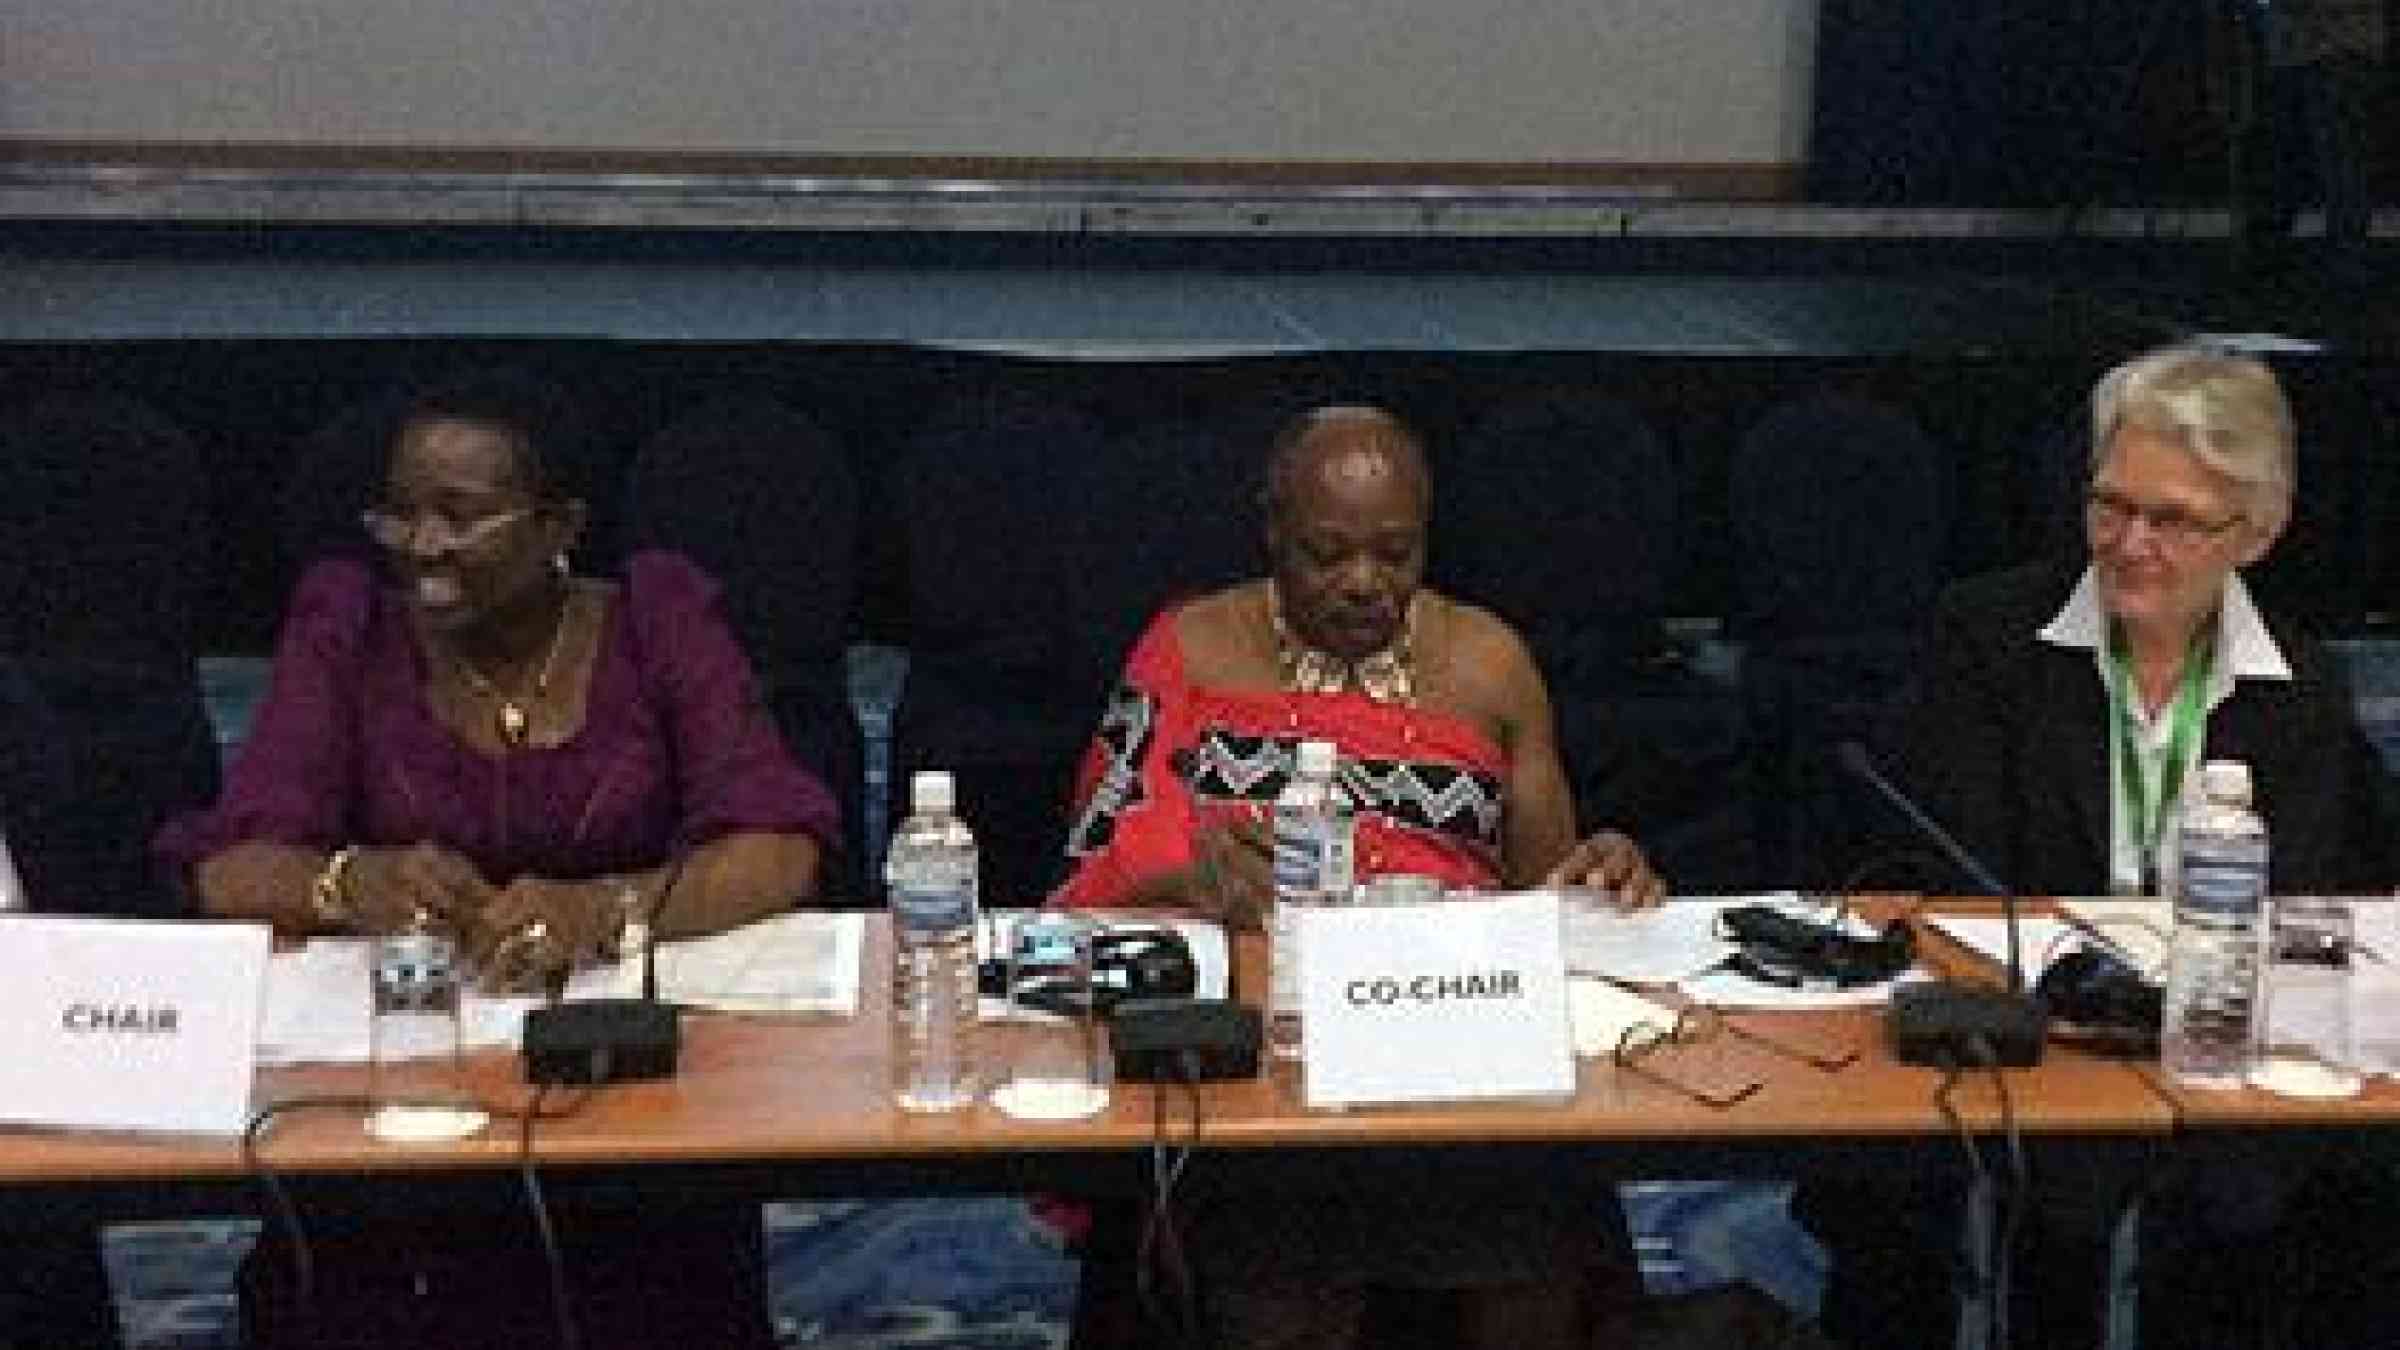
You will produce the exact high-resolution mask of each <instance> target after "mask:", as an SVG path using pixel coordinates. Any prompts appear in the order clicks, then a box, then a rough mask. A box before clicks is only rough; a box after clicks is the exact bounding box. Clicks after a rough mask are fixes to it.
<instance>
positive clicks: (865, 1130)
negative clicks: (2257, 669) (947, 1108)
mask: <svg viewBox="0 0 2400 1350" xmlns="http://www.w3.org/2000/svg"><path fill="white" fill-rule="evenodd" d="M1970 907H1971V906H1970ZM888 941H889V937H888V931H887V930H886V928H885V927H884V926H883V925H882V924H881V923H880V921H878V922H877V923H875V924H872V925H871V926H870V939H869V942H868V944H867V957H866V959H867V961H868V966H867V969H868V970H869V971H870V972H874V971H879V970H881V969H883V968H884V963H885V961H886V960H887V959H888V957H887V953H888ZM1927 945H1928V948H1929V950H1932V952H1933V954H1934V955H1935V956H1936V958H1937V959H1938V960H1941V961H1947V962H1953V963H1955V961H1956V960H1957V954H1956V953H1955V952H1950V953H1944V952H1942V951H1940V950H1939V940H1938V939H1937V940H1935V941H1933V942H1929V943H1928V944H1927ZM1237 960H1238V965H1239V972H1240V973H1239V974H1238V975H1237V980H1238V983H1237V988H1243V989H1259V988H1263V987H1264V980H1263V978H1261V975H1262V974H1263V969H1264V951H1263V944H1262V943H1260V942H1259V941H1258V940H1257V939H1255V938H1249V939H1245V940H1243V941H1242V942H1241V943H1240V944H1238V953H1237ZM888 1003H889V991H888V988H887V984H886V982H885V981H882V980H879V979H875V978H869V979H867V980H865V981H864V982H863V993H862V1004H861V1008H860V1012H859V1015H858V1016H857V1017H854V1018H846V1019H832V1018H790V1019H767V1018H748V1017H737V1016H727V1015H692V1016H688V1017H687V1018H686V1019H685V1037H684V1047H683V1060H682V1065H681V1069H680V1071H679V1072H678V1074H677V1075H676V1076H675V1078H673V1079H672V1080H669V1081H664V1082H655V1083H636V1084H623V1085H616V1086H611V1087H608V1088H605V1089H602V1090H600V1091H599V1092H597V1093H595V1094H593V1095H592V1096H591V1098H590V1099H589V1101H588V1102H587V1103H586V1104H584V1105H583V1106H582V1107H581V1108H580V1109H579V1110H577V1111H575V1112H574V1113H573V1114H571V1115H569V1116H567V1117H565V1118H563V1119H556V1120H544V1121H543V1122H541V1123H540V1125H539V1128H538V1130H537V1132H536V1135H535V1140H534V1145H533V1148H534V1154H535V1156H536V1158H537V1159H538V1160H539V1161H540V1162H541V1163H542V1164H543V1165H545V1166H555V1167H577V1166H600V1165H633V1166H636V1167H641V1166H650V1165H666V1164H687V1165H688V1164H710V1163H725V1164H745V1165H754V1166H755V1165H765V1166H783V1165H790V1166H803V1165H812V1166H815V1165H835V1164H841V1163H843V1162H866V1161H869V1160H873V1161H879V1162H883V1163H899V1164H912V1163H923V1164H926V1165H929V1166H939V1165H940V1164H942V1163H943V1162H945V1161H948V1162H953V1163H956V1162H964V1161H971V1160H974V1159H978V1158H982V1159H986V1160H990V1159H996V1158H1005V1157H1007V1156H1010V1155H1021V1154H1047V1155H1060V1154H1070V1155H1071V1154H1078V1153H1092V1152H1106V1153H1114V1154H1123V1155H1132V1154H1136V1153H1138V1152H1139V1151H1141V1150H1144V1149H1147V1148H1148V1147H1149V1145H1150V1143H1151V1142H1152V1139H1153V1131H1154V1127H1155V1120H1154V1111H1155V1110H1156V1109H1157V1107H1158V1106H1159V1105H1161V1104H1160V1103H1158V1102H1156V1101H1155V1100H1154V1092H1155V1091H1156V1089H1152V1088H1150V1087H1147V1086H1141V1085H1131V1084H1119V1085H1118V1086H1117V1090H1116V1092H1115V1095H1114V1100H1113V1102H1112V1103H1111V1105H1110V1107H1109V1109H1108V1110H1107V1111H1106V1112H1104V1113H1103V1114H1102V1115H1101V1116H1099V1117H1098V1118H1097V1119H1094V1120H1088V1121H1074V1122H1066V1123H1038V1122H1025V1121H1017V1120H1012V1119H1009V1118H1008V1117H1006V1116H1004V1115H1002V1114H1001V1113H999V1112H998V1111H996V1110H994V1109H992V1108H991V1107H989V1106H987V1105H978V1106H976V1107H974V1108H973V1109H971V1110H968V1111H966V1112H963V1113H960V1114H957V1115H954V1116H933V1117H919V1116H911V1115H908V1114H906V1113H904V1112H901V1111H899V1110H897V1109H895V1108H894V1107H893V1106H892V1105H891V1104H890V1101H889V1097H888V1093H887V1090H886V1086H885V1067H884V1066H885V1026H886V1014H887V1009H888ZM1752 1024H1754V1025H1755V1026H1757V1027H1758V1028H1760V1029H1762V1030H1767V1031H1770V1032H1775V1033H1777V1034H1778V1035H1779V1037H1784V1038H1788V1039H1789V1040H1791V1041H1794V1042H1805V1043H1807V1044H1809V1045H1811V1046H1817V1047H1823V1046H1829V1045H1835V1044H1842V1045H1848V1046H1853V1047H1855V1048H1857V1049H1858V1050H1859V1051H1860V1056H1859V1059H1858V1060H1857V1062H1855V1063H1853V1064H1851V1065H1849V1066H1848V1067H1846V1068H1843V1069H1841V1070H1839V1071H1835V1072H1826V1071H1824V1070H1821V1069H1818V1068H1815V1067H1812V1066H1811V1065H1809V1064H1807V1063H1805V1062H1803V1061H1801V1060H1800V1059H1797V1058H1793V1057H1791V1056H1788V1055H1784V1054H1777V1053H1774V1052H1772V1051H1770V1050H1766V1049H1764V1048H1761V1047H1758V1046H1756V1045H1754V1044H1751V1043H1748V1042H1744V1041H1742V1040H1740V1039H1739V1038H1728V1037H1719V1038H1716V1039H1715V1040H1714V1041H1712V1042H1711V1043H1710V1046H1709V1047H1708V1048H1707V1053H1709V1054H1711V1055H1714V1056H1721V1057H1724V1058H1723V1059H1722V1060H1721V1061H1720V1062H1722V1063H1729V1064H1731V1065H1732V1067H1733V1069H1734V1070H1736V1071H1738V1072H1739V1073H1741V1074H1743V1075H1744V1076H1751V1077H1755V1078H1756V1079H1757V1080H1758V1081H1759V1082H1760V1083H1761V1084H1762V1086H1761V1087H1760V1089H1759V1090H1758V1091H1757V1092H1756V1093H1755V1094H1753V1095H1752V1096H1751V1097H1749V1098H1748V1099H1747V1100H1745V1101H1742V1102H1740V1103H1739V1104H1737V1105H1735V1106H1733V1107H1730V1108H1725V1109H1719V1108H1715V1107H1711V1106H1708V1105H1705V1104H1703V1103H1701V1102H1699V1101H1696V1100H1693V1099H1692V1098H1690V1097H1688V1096H1686V1095H1683V1094H1682V1093H1679V1092H1677V1091H1676V1090H1675V1089H1673V1088H1671V1087H1668V1086H1666V1085H1663V1084H1660V1083H1657V1082H1654V1081H1652V1080H1651V1079H1649V1078H1647V1077H1644V1076H1641V1075H1637V1074H1634V1073H1631V1072H1628V1071H1626V1070H1624V1069H1620V1068H1618V1067H1616V1066H1615V1065H1613V1064H1611V1063H1609V1062H1608V1061H1607V1060H1606V1059H1599V1060H1586V1061H1584V1062H1583V1063H1582V1064H1581V1066H1580V1070H1581V1072H1580V1084H1579V1088H1578V1091H1577V1092H1576V1095H1575V1097H1574V1098H1573V1099H1572V1100H1571V1101H1569V1102H1566V1103H1563V1104H1526V1103H1509V1104H1502V1105H1467V1106H1444V1107H1432V1108H1408V1109H1389V1108H1376V1109H1365V1110H1352V1111H1346V1112H1312V1111H1309V1110H1307V1109H1306V1108H1304V1107H1302V1106H1301V1105H1299V1103H1298V1101H1297V1094H1296V1092H1295V1090H1294V1083H1293V1079H1292V1074H1291V1070H1290V1069H1289V1068H1288V1067H1278V1068H1277V1069H1276V1070H1275V1071H1274V1072H1273V1073H1271V1074H1269V1075H1267V1076H1263V1077H1261V1078H1258V1079H1255V1080H1248V1081H1242V1082H1231V1083H1214V1084H1209V1085H1206V1086H1205V1087H1204V1088H1203V1089H1202V1090H1201V1092H1200V1103H1201V1106H1202V1108H1203V1109H1204V1111H1205V1146H1206V1147H1209V1148H1214V1149H1224V1150H1299V1151H1314V1150H1322V1149H1346V1148H1375V1147H1435V1148H1439V1147H1455V1146H1462V1145H1493V1146H1511V1145H1527V1144H1549V1145H1579V1146H1592V1147H1601V1148H1609V1147H1618V1146H1633V1145H1646V1146H1652V1147H1655V1148H1667V1149H1672V1148H1675V1147H1678V1146H1688V1145H1693V1144H1697V1143H1702V1142H1713V1143H1718V1144H1730V1145H1735V1146H1748V1147H1766V1148H1770V1149H1771V1148H1773V1147H1774V1146H1777V1145H1795V1146H1796V1145H1799V1144H1801V1143H1803V1142H1804V1141H1813V1142H1816V1143H1825V1142H1828V1141H1844V1140H1847V1141H1885V1142H1899V1141H1920V1142H1921V1141H1925V1140H1943V1139H1947V1138H1948V1137H1949V1136H1950V1135H1951V1127H1950V1125H1949V1124H1948V1123H1947V1122H1946V1121H1945V1119H1944V1118H1943V1116H1942V1115H1941V1113H1940V1111H1939V1110H1938V1109H1937V1108H1936V1106H1935V1104H1934V1090H1935V1088H1936V1086H1937V1085H1938V1084H1939V1082H1940V1080H1941V1075H1940V1074H1939V1073H1937V1072H1935V1071H1933V1070H1929V1069H1920V1068H1913V1067H1909V1066H1906V1065H1901V1064H1898V1063H1896V1062H1894V1061H1893V1060H1892V1059H1891V1058H1890V1056H1889V1054H1888V1052H1887V1051H1886V1049H1885V1046H1884V1041H1883V1038H1882V1030H1881V1022H1880V1011H1879V1010H1877V1011H1875V1012H1869V1011H1863V1010H1854V1011H1842V1012H1815V1013H1778V1014H1761V1015H1754V1018H1753V1019H1752ZM995 1030H997V1031H998V1032H999V1033H1000V1034H1003V1035H1005V1034H1009V1033H1011V1032H1013V1031H1015V1030H1016V1029H1014V1028H997V1029H995ZM1737 1061H1738V1062H1737ZM469 1072H470V1076H471V1079H472V1081H473V1083H474V1085H475V1087H476V1089H477V1090H478V1092H479V1093H481V1094H482V1095H483V1097H484V1098H485V1100H486V1101H487V1103H488V1104H490V1105H492V1106H493V1107H495V1109H496V1113H499V1112H513V1111H517V1110H520V1109H522V1107H523V1105H524V1104H525V1103H526V1101H527V1100H528V1099H529V1097H530V1095H531V1094H530V1089H528V1088H526V1087H525V1086H524V1085H523V1084H522V1083H521V1082H519V1081H518V1068H517V1061H516V1057H515V1056H514V1055H513V1054H510V1053H505V1052H497V1051H494V1052H487V1053H483V1054H479V1055H476V1056H474V1057H473V1059H472V1061H471V1064H470V1070H469ZM1990 1078H1991V1076H1990V1075H1989V1074H1982V1073H1979V1074H1974V1075H1970V1076H1969V1077H1967V1078H1966V1079H1965V1080H1963V1081H1962V1082H1961V1083H1960V1084H1959V1087H1958V1090H1957V1092H1956V1094H1955V1097H1954V1102H1955V1105H1956V1107H1957V1109H1958V1111H1959V1113H1960V1115H1961V1116H1962V1117H1963V1118H1964V1120H1965V1121H1967V1122H1968V1124H1969V1126H1970V1127H1971V1128H1974V1129H1977V1130H1979V1131H1980V1130H1988V1129H1993V1128H1997V1126H1998V1124H1999V1121H2000V1110H1999V1106H2000V1103H1999V1098H1998V1095H1997V1093H1996V1092H1995V1090H1994V1087H1993V1084H1992V1082H1991V1081H1990ZM364 1081H365V1070H364V1069H363V1068H360V1067H356V1066H351V1067H338V1068H337V1067H328V1068H304V1069H269V1070H264V1071H262V1072H261V1074H260V1075H259V1088H258V1093H257V1102H258V1104H260V1105H262V1106H263V1105H265V1104H267V1103H270V1102H277V1101H286V1100H291V1099H294V1098H298V1097H306V1096H312V1095H319V1094H324V1095H339V1094H356V1093H358V1092H359V1091H361V1089H362V1088H363V1086H364ZM2006 1081H2007V1083H2008V1085H2009V1091H2010V1095H2011V1097H2012V1099H2013V1106H2014V1111H2015V1118H2016V1122H2017V1124H2018V1125H2019V1126H2020V1128H2021V1129H2022V1130H2024V1131H2025V1132H2026V1133H2027V1135H2028V1136H2030V1137H2033V1138H2035V1139H2044V1138H2051V1139H2066V1138H2082V1139H2104V1138H2114V1139H2151V1138H2157V1137H2161V1136H2164V1135H2166V1134H2168V1133H2170V1132H2171V1131H2172V1130H2173V1129H2174V1127H2175V1125H2176V1107H2175V1104H2174V1100H2173V1099H2172V1098H2170V1096H2169V1095H2168V1094H2166V1093H2164V1092H2162V1091H2161V1090H2160V1089H2159V1087H2158V1086H2157V1084H2156V1082H2155V1075H2154V1072H2153V1071H2152V1070H2151V1069H2150V1068H2147V1067H2144V1066H2139V1065H2134V1064H2128V1063H2125V1062H2121V1061H2117V1060H2111V1059H2106V1058H2100V1057H2097V1056H2094V1055H2091V1054H2087V1053H2084V1052H2081V1051H2078V1050H2076V1049H2073V1048H2071V1047H2054V1048H2053V1049H2052V1050H2051V1052H2050V1054H2049V1055H2048V1057H2047V1058H2046V1059H2045V1061H2044V1062H2043V1063H2042V1064H2041V1065H2040V1066H2038V1067H2036V1068H2033V1069H2027V1070H2011V1071H2008V1072H2007V1074H2006ZM573 1095H574V1094H573V1093H571V1092H570V1093H563V1094H556V1095H554V1096H553V1098H552V1099H551V1101H552V1104H553V1105H556V1104H558V1103H559V1102H560V1100H561V1099H562V1098H564V1097H572V1096H573ZM2234 1096H2235V1097H2236V1098H2239V1099H2241V1100H2240V1101H2239V1102H2238V1103H2235V1105H2236V1106H2238V1107H2239V1108H2240V1109H2245V1110H2251V1111H2255V1112H2260V1113H2267V1114H2270V1115H2271V1114H2272V1113H2274V1112H2277V1111H2281V1110H2297V1109H2298V1108H2294V1107H2291V1106H2290V1104H2286V1103H2280V1102H2278V1101H2276V1100H2275V1099H2271V1098H2263V1096H2262V1094H2252V1093H2241V1094H2234ZM2254 1098H2256V1099H2258V1100H2252V1099H2254ZM1164 1105H1166V1106H1167V1107H1168V1108H1169V1110H1168V1113H1167V1114H1168V1118H1169V1120H1170V1122H1172V1123H1173V1124H1174V1128H1175V1130H1176V1132H1177V1135H1178V1137H1179V1138H1180V1135H1181V1133H1182V1131H1183V1129H1184V1128H1185V1127H1184V1124H1183V1122H1184V1121H1185V1120H1186V1117H1185V1114H1184V1113H1185V1111H1186V1109H1187V1107H1188V1103H1186V1102H1185V1101H1184V1099H1183V1094H1182V1093H1181V1091H1180V1090H1174V1091H1172V1092H1171V1093H1170V1096H1169V1099H1168V1102H1167V1103H1165V1104H1164ZM2229 1109H2232V1108H2230V1107H2229ZM2394 1109H2400V1094H2395V1093H2394V1092H2393V1090H2392V1089H2389V1088H2386V1087H2379V1088H2377V1089H2375V1090H2374V1091H2373V1094H2372V1095H2371V1096H2370V1098H2369V1099H2368V1101H2367V1103H2365V1104H2363V1105H2357V1106H2344V1107H2342V1108H2341V1109H2339V1110H2337V1111H2333V1113H2332V1114H2333V1115H2334V1116H2336V1117H2338V1118H2343V1119H2351V1118H2356V1117H2357V1115H2358V1114H2359V1113H2360V1112H2371V1111H2378V1110H2382V1111H2390V1110H2394ZM2326 1111H2327V1108H2323V1107H2317V1108H2315V1110H2314V1111H2313V1112H2312V1113H2311V1118H2314V1117H2315V1116H2316V1115H2319V1114H2324V1113H2325V1112H2326ZM264 1149H265V1152H266V1154H267V1156H268V1157H269V1158H271V1159H272V1161H273V1163H274V1165H275V1166H276V1167H277V1168H278V1169H279V1170H280V1171H283V1172H285V1173H287V1174H293V1173H302V1174H304V1173H353V1174H355V1173H384V1172H390V1173H406V1172H419V1171H424V1170H429V1169H431V1170H473V1169H481V1168H491V1167H499V1166H507V1165H513V1164H514V1163H515V1162H516V1161H517V1158H518V1137H517V1130H516V1128H515V1125H514V1122H513V1121H511V1120H507V1119H505V1118H504V1117H502V1116H500V1115H498V1114H496V1117H495V1122H494V1125H493V1128H492V1129H491V1130H490V1131H488V1132H487V1133H486V1134H485V1135H483V1136H481V1137H479V1138H476V1139H471V1140H467V1141H464V1142H460V1143H454V1144H442V1145H431V1146H422V1145H420V1146H403V1145H391V1144H384V1143H380V1142H378V1141H375V1140H372V1139H370V1138H368V1137H367V1136H366V1134H365V1133H364V1132H363V1130H362V1128H361V1125H360V1114H359V1112H358V1111H357V1110H356V1109H353V1108H340V1109H322V1110H306V1111H297V1112H293V1113H291V1114H289V1115H286V1116H284V1117H282V1118H279V1119H278V1120H277V1121H275V1122H274V1123H273V1125H272V1126H271V1127H270V1128H269V1129H268V1130H267V1131H266V1134H265V1142H264ZM244 1170H245V1168H244V1164H243V1160H242V1158H241V1155H240V1150H239V1148H238V1147H237V1146H236V1144H235V1143H234V1142H232V1141H228V1140H215V1139H197V1140H196V1139H181V1138H176V1139H166V1138H143V1137H130V1136H103V1135H93V1134H80V1133H66V1132H52V1131H32V1130H10V1131H6V1132H0V1183H33V1184H39V1183H45V1182H48V1183H59V1184H64V1185H73V1184H78V1183H82V1184H90V1183H94V1182H109V1181H115V1182H132V1183H139V1182H141V1181H144V1180H148V1179H155V1180H161V1181H164V1180H172V1179H208V1178H220V1179H222V1178H238V1177H239V1176H240V1175H241V1174H242V1173H243V1172H244ZM1691 1174H1692V1175H1706V1173H1702V1172H1695V1173H1691Z"/></svg>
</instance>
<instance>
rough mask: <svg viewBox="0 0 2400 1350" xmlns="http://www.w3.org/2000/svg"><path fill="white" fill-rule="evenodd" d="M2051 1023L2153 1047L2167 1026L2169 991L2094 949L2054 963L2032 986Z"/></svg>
mask: <svg viewBox="0 0 2400 1350" xmlns="http://www.w3.org/2000/svg"><path fill="white" fill-rule="evenodd" d="M2034 992H2035V993H2036V994H2038V995H2040V996H2041V999H2042V1002H2043V1003H2045V1004H2047V1005H2048V1006H2049V1009H2050V1014H2051V1016H2053V1017H2056V1018H2058V1019H2060V1020H2061V1021H2065V1022H2072V1023H2074V1024H2075V1025H2077V1026H2078V1027H2081V1028H2083V1029H2085V1030H2087V1031H2093V1032H2105V1033H2109V1034H2111V1035H2116V1036H2125V1037H2130V1038H2132V1039H2133V1040H2134V1041H2135V1042H2137V1043H2141V1042H2148V1043H2155V1042H2156V1041H2157V1039H2158V1032H2159V1027H2160V1025H2161V1024H2163V1023H2164V1022H2165V1020H2166V1017H2165V1010H2166V991H2165V990H2164V989H2162V988H2160V987H2159V986H2158V985H2156V984H2154V983H2152V982H2151V981H2149V980H2146V979H2144V978H2142V975H2141V972H2140V971H2137V970H2135V969H2134V968H2133V967H2132V966H2129V965H2127V964H2126V963H2125V962H2123V961H2121V960H2119V959H2118V958H2117V957H2116V956H2114V955H2112V954H2111V953H2109V952H2107V951H2105V950H2103V949H2101V948H2099V947H2096V946H2091V945H2085V946H2082V947H2078V948H2076V949H2075V950H2074V951H2071V952H2068V953H2067V954H2066V955H2064V956H2061V957H2059V958H2058V959H2056V960H2054V961H2052V962H2051V963H2050V967H2049V969H2047V970H2044V971H2043V972H2042V978H2041V979H2039V980H2037V981H2035V982H2034Z"/></svg>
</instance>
